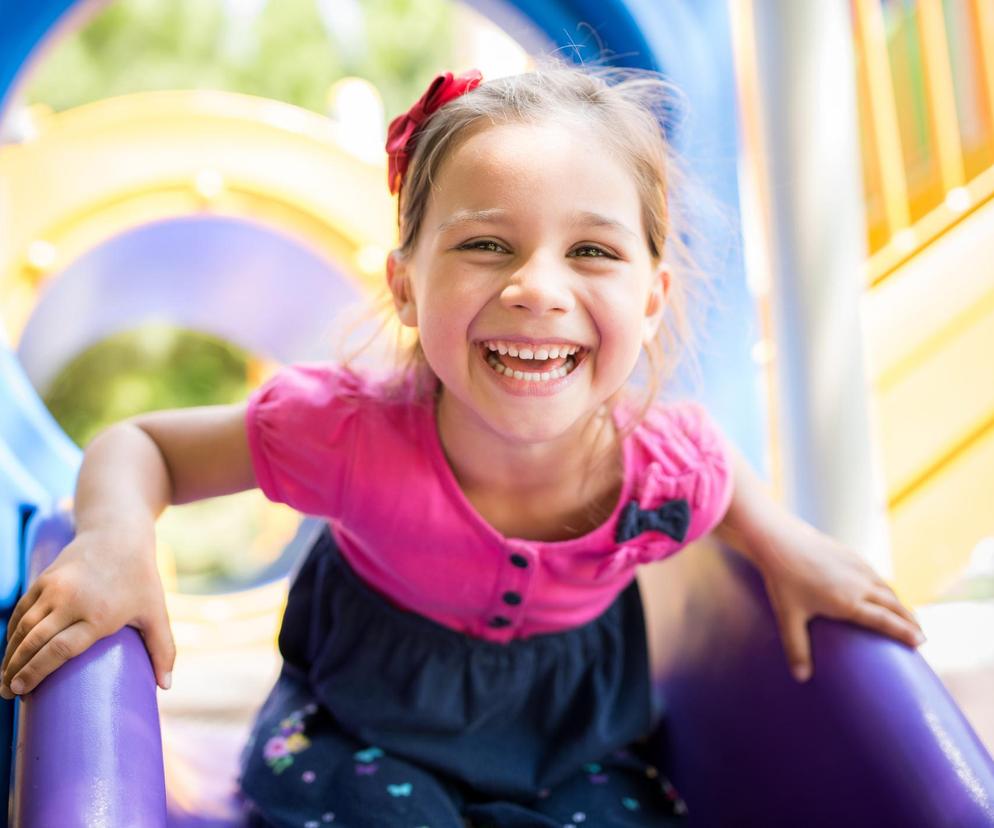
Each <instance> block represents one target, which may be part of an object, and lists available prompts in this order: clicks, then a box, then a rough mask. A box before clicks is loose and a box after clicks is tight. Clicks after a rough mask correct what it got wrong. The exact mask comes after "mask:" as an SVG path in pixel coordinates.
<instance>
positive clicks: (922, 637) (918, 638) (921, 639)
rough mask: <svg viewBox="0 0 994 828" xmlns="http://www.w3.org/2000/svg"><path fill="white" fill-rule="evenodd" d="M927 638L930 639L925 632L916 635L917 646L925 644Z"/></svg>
mask: <svg viewBox="0 0 994 828" xmlns="http://www.w3.org/2000/svg"><path fill="white" fill-rule="evenodd" d="M927 640H928V639H927V638H925V633H918V635H916V636H915V646H916V647H921V645H922V644H924V643H925V642H926V641H927Z"/></svg>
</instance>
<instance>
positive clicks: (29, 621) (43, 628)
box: [0, 602, 65, 699]
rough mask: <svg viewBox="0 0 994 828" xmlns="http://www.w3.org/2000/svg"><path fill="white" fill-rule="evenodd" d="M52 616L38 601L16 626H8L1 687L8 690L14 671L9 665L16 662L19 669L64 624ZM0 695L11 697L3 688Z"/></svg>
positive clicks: (0, 679)
mask: <svg viewBox="0 0 994 828" xmlns="http://www.w3.org/2000/svg"><path fill="white" fill-rule="evenodd" d="M52 616H53V611H52V610H49V609H48V608H47V607H44V606H42V605H41V603H40V602H38V603H36V604H35V605H34V606H33V607H31V608H30V609H29V610H28V611H27V612H25V613H24V614H23V615H22V616H21V620H20V621H19V622H18V623H17V626H16V627H8V630H7V632H8V636H7V652H6V654H5V655H4V660H3V672H2V674H0V684H2V685H3V689H7V690H9V688H10V680H11V679H12V678H13V677H14V673H15V672H16V670H14V671H13V672H12V671H11V666H13V665H15V664H16V666H17V669H20V667H21V666H23V664H25V663H26V662H27V660H28V659H30V658H31V656H32V655H34V654H35V652H37V651H38V649H39V648H40V647H42V646H43V645H44V644H45V643H46V642H47V641H48V639H49V638H51V637H52V636H53V635H55V633H57V632H58V631H59V629H61V628H62V627H64V626H65V624H61V625H59V623H58V619H57V618H53V617H52ZM49 619H51V620H49ZM53 627H54V628H53ZM0 695H3V697H4V698H5V699H9V698H12V695H11V694H10V693H6V694H5V693H3V690H0Z"/></svg>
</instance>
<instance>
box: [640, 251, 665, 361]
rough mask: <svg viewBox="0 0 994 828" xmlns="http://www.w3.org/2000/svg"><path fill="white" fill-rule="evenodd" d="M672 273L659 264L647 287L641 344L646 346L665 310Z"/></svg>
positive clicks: (656, 329) (657, 328)
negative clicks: (647, 293) (647, 294)
mask: <svg viewBox="0 0 994 828" xmlns="http://www.w3.org/2000/svg"><path fill="white" fill-rule="evenodd" d="M672 280H673V272H672V271H671V270H670V266H669V265H668V264H665V263H664V264H660V265H659V267H658V268H656V271H655V273H654V275H653V279H652V284H651V285H650V286H649V297H648V299H647V300H646V304H645V319H644V320H643V321H642V342H643V343H644V344H648V343H649V342H651V341H652V339H653V338H654V337H655V336H656V333H657V332H658V331H659V326H660V324H661V323H662V321H663V312H664V311H665V310H666V298H667V296H669V293H670V284H671V283H672Z"/></svg>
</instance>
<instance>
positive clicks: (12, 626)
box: [0, 581, 46, 673]
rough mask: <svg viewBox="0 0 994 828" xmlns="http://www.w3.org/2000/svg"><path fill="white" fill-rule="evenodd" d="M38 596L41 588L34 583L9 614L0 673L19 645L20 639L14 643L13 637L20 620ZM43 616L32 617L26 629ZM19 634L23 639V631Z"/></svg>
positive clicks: (36, 582) (5, 667)
mask: <svg viewBox="0 0 994 828" xmlns="http://www.w3.org/2000/svg"><path fill="white" fill-rule="evenodd" d="M40 594H41V587H39V586H38V581H35V582H34V583H33V584H31V586H30V587H29V588H28V591H27V592H25V593H24V595H22V596H21V598H20V600H19V601H18V602H17V604H16V605H15V606H14V611H13V612H12V613H11V614H10V618H9V619H8V621H7V649H6V651H5V652H4V656H3V665H2V667H0V673H2V672H3V671H5V670H6V669H7V662H8V661H9V660H10V656H11V654H12V653H13V652H14V650H15V649H16V648H17V644H18V643H20V639H18V640H17V641H14V636H15V635H16V633H17V630H18V627H19V626H20V623H21V619H22V618H23V617H24V615H25V613H27V612H28V611H29V610H31V609H33V608H34V606H35V603H36V602H37V600H38V596H39V595H40ZM45 614H46V613H42V614H41V615H40V616H39V615H35V616H33V620H32V621H31V623H29V624H28V626H27V628H26V629H30V628H31V627H33V626H34V625H35V624H36V623H38V621H40V620H41V619H42V618H43V617H44V616H45ZM21 632H22V637H23V632H25V630H22V631H21Z"/></svg>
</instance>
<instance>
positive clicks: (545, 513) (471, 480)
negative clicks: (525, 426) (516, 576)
mask: <svg viewBox="0 0 994 828" xmlns="http://www.w3.org/2000/svg"><path fill="white" fill-rule="evenodd" d="M437 422H438V435H439V440H440V442H441V444H442V449H443V451H444V452H445V456H446V459H447V460H448V463H449V466H450V467H451V469H452V472H453V474H454V475H455V478H456V480H457V481H458V482H459V486H460V488H461V489H462V490H463V493H464V494H465V495H466V497H467V498H468V499H469V501H470V502H471V503H473V505H474V506H475V507H476V509H477V510H478V511H479V512H480V513H481V514H482V515H483V517H484V518H486V519H487V520H488V521H489V522H490V523H491V525H493V526H494V527H495V528H496V529H497V530H498V531H500V532H501V533H502V534H504V535H507V536H514V537H531V538H542V539H546V540H552V539H562V538H566V537H571V536H576V535H579V534H583V533H584V532H586V531H589V530H590V529H592V528H594V527H595V526H596V525H599V524H600V522H602V521H603V519H604V518H605V517H606V516H607V515H606V514H604V512H605V509H606V511H607V514H610V510H611V509H612V508H613V506H614V504H615V503H616V502H617V497H618V494H619V489H620V485H621V471H622V463H621V461H620V452H619V448H618V444H617V438H616V434H615V429H614V423H613V420H612V417H611V414H610V407H609V406H605V407H604V410H602V411H599V412H596V413H594V414H593V415H591V416H589V417H588V418H587V419H586V420H585V421H583V422H579V423H577V424H576V425H575V426H574V427H573V428H571V429H570V430H569V431H568V432H567V433H565V434H563V435H561V436H559V437H557V438H555V439H554V440H547V441H543V442H541V443H528V444H522V443H509V442H508V441H507V440H506V439H505V438H503V437H502V436H501V435H499V434H495V433H494V432H493V431H491V430H490V429H488V428H487V427H486V426H485V425H484V424H483V423H480V422H478V421H477V420H476V419H475V418H474V417H472V416H469V415H467V414H466V412H464V411H462V409H461V406H460V404H459V402H458V401H457V400H454V399H453V398H452V396H451V395H450V394H447V393H446V392H445V390H444V388H443V389H442V390H441V396H440V399H439V401H438V410H437Z"/></svg>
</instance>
